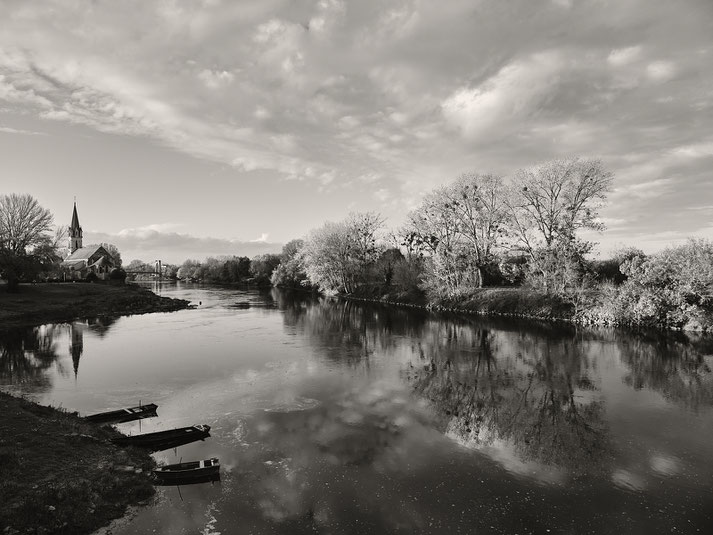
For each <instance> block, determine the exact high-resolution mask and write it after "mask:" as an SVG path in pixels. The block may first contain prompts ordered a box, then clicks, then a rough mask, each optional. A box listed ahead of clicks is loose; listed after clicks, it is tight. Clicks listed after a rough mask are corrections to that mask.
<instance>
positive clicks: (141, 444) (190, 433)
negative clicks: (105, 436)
mask: <svg viewBox="0 0 713 535" xmlns="http://www.w3.org/2000/svg"><path fill="white" fill-rule="evenodd" d="M209 431H210V426H209V425H200V424H199V425H192V426H190V427H179V428H177V429H169V430H168V431H158V432H156V433H144V434H143V435H134V436H130V437H119V438H115V439H113V440H112V442H114V443H115V444H118V445H120V446H136V447H138V448H144V449H147V450H150V451H160V450H167V449H170V448H175V447H177V446H182V445H183V444H189V443H191V442H195V441H197V440H205V439H206V438H208V437H209V436H210V432H209Z"/></svg>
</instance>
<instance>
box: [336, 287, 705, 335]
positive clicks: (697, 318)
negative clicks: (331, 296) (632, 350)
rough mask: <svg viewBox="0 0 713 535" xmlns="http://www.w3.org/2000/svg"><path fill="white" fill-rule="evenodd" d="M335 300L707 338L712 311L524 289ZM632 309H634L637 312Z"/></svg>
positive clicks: (364, 294)
mask: <svg viewBox="0 0 713 535" xmlns="http://www.w3.org/2000/svg"><path fill="white" fill-rule="evenodd" d="M339 297H342V298H345V299H356V300H363V301H370V302H375V303H383V304H387V305H393V306H407V307H415V308H423V309H426V310H433V311H438V312H455V313H463V314H476V315H483V316H505V317H516V318H528V319H536V320H545V321H564V322H568V323H573V324H576V325H584V326H586V325H589V326H597V327H625V328H629V329H632V330H635V331H637V330H641V329H645V330H650V329H654V330H660V331H686V332H698V333H711V332H713V311H711V310H710V306H708V307H707V308H705V307H693V306H690V305H688V304H687V303H684V304H682V305H681V306H669V307H668V308H663V307H662V310H661V311H660V313H658V314H651V313H649V314H648V315H647V314H639V315H636V314H631V313H627V311H625V310H622V309H624V308H626V307H628V308H634V309H635V310H638V308H645V305H646V304H647V303H646V302H645V301H644V302H643V303H634V304H632V303H628V302H627V301H626V299H621V298H616V297H613V296H612V295H611V287H609V291H608V292H607V289H605V290H596V289H594V290H589V291H587V292H581V293H578V294H571V295H569V296H567V297H566V298H565V297H562V296H557V295H551V294H545V293H543V292H539V291H537V290H533V289H529V288H524V287H495V288H480V289H469V290H467V291H464V292H462V293H460V294H456V295H453V296H448V297H445V296H441V297H433V296H430V297H429V296H426V294H425V293H423V292H415V291H410V292H407V291H397V290H394V289H393V288H384V287H381V286H378V285H373V286H366V287H362V288H359V290H358V291H357V292H355V293H353V294H349V295H343V294H339ZM637 307H638V308H637Z"/></svg>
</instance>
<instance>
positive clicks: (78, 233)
mask: <svg viewBox="0 0 713 535" xmlns="http://www.w3.org/2000/svg"><path fill="white" fill-rule="evenodd" d="M81 248H82V227H80V226H79V216H77V201H74V211H73V212H72V224H71V225H70V226H69V253H70V254H72V253H73V252H74V251H76V250H77V249H81Z"/></svg>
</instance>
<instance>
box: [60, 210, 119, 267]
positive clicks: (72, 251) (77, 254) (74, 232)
mask: <svg viewBox="0 0 713 535" xmlns="http://www.w3.org/2000/svg"><path fill="white" fill-rule="evenodd" d="M60 265H61V267H62V268H63V269H64V271H65V273H66V278H67V279H68V280H84V279H87V278H90V279H92V278H94V277H93V276H91V275H92V274H93V275H95V276H96V278H97V279H99V280H106V279H108V278H109V273H110V272H111V270H112V269H114V267H116V262H115V261H114V257H112V255H111V253H109V251H107V250H106V249H105V248H104V247H103V246H102V245H89V246H87V247H82V227H81V226H79V216H77V203H76V202H75V203H74V211H73V212H72V224H71V225H70V226H69V256H68V257H67V258H65V259H64V261H62V263H61V264H60Z"/></svg>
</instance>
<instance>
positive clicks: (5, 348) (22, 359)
mask: <svg viewBox="0 0 713 535" xmlns="http://www.w3.org/2000/svg"><path fill="white" fill-rule="evenodd" d="M64 328H66V326H65V325H52V324H50V325H42V326H40V327H28V328H23V329H14V330H11V331H7V332H3V333H0V380H2V383H3V384H9V385H23V387H24V386H27V385H29V386H31V387H32V389H33V390H35V391H40V392H45V391H47V390H49V389H50V388H51V386H52V385H51V383H50V379H49V376H48V374H47V373H46V372H47V370H48V369H49V368H50V367H52V365H54V364H55V363H56V362H57V358H58V355H57V342H56V335H57V333H58V331H59V330H62V329H64Z"/></svg>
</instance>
